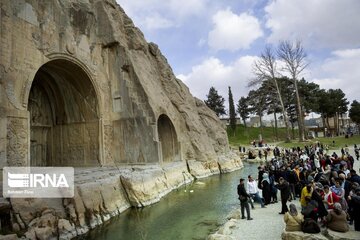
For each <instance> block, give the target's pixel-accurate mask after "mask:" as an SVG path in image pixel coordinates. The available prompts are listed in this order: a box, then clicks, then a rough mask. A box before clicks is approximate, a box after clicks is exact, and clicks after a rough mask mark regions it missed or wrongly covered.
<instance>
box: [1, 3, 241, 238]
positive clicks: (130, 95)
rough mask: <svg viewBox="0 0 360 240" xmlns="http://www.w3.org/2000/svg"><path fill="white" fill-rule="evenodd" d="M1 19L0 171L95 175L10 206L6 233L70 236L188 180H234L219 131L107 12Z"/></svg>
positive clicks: (44, 9)
mask: <svg viewBox="0 0 360 240" xmlns="http://www.w3.org/2000/svg"><path fill="white" fill-rule="evenodd" d="M0 8H1V9H0V34H1V35H0V50H1V51H0V169H2V168H3V167H5V166H73V167H75V168H78V167H80V168H83V167H88V168H90V169H92V170H89V171H86V170H84V171H82V172H81V174H80V173H79V174H77V175H76V176H75V177H76V191H75V198H74V199H63V200H61V199H60V200H58V201H55V200H46V199H32V200H29V201H28V200H26V201H25V200H19V199H10V203H11V221H12V223H13V224H12V228H13V229H14V231H16V230H24V229H28V232H27V234H28V237H29V238H34V236H40V235H41V236H43V237H44V238H50V237H53V236H55V237H56V236H62V237H63V238H68V237H69V236H76V235H79V234H82V233H85V232H86V231H88V229H90V228H93V227H95V226H97V225H99V224H102V223H103V222H104V221H106V220H107V219H109V218H110V217H111V216H114V215H117V214H120V213H121V212H122V211H123V210H124V209H126V208H128V207H130V206H136V207H142V206H146V205H149V204H152V203H154V202H157V201H159V200H160V198H161V197H162V196H164V195H165V194H167V193H168V192H170V191H171V190H173V189H175V188H177V187H179V186H181V185H182V184H184V183H186V182H188V181H192V180H193V179H194V178H201V177H206V176H209V175H212V174H217V173H220V172H222V173H224V172H229V171H233V170H236V169H239V168H241V166H242V163H241V160H240V158H239V156H238V155H236V154H234V153H232V152H231V151H229V145H228V140H227V135H226V131H225V129H224V126H223V125H222V124H221V122H220V120H219V119H218V118H217V117H216V115H215V114H214V113H213V112H212V111H211V110H210V109H209V108H207V107H206V106H205V104H204V103H203V102H202V101H201V100H199V99H196V98H194V97H193V96H192V95H191V94H190V92H189V89H188V88H187V87H186V86H185V85H184V83H182V82H181V80H179V79H177V78H176V77H175V76H174V74H173V72H172V69H171V67H170V66H169V64H168V63H167V60H166V58H165V57H164V56H163V55H162V54H161V52H160V50H159V48H158V46H157V45H156V44H154V43H148V42H146V40H145V39H144V36H143V34H142V32H141V31H140V30H139V29H138V28H137V27H135V26H134V24H133V22H132V20H131V19H130V18H129V17H128V16H127V15H126V14H125V12H124V11H123V9H122V8H121V7H120V6H119V5H118V4H117V3H116V2H115V0H51V1H37V0H14V1H1V3H0ZM79 171H80V170H79ZM84 176H86V177H84ZM84 178H85V179H84Z"/></svg>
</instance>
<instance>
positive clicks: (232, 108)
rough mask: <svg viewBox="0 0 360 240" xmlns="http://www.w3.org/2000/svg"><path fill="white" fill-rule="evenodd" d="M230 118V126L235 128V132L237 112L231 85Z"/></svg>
mask: <svg viewBox="0 0 360 240" xmlns="http://www.w3.org/2000/svg"><path fill="white" fill-rule="evenodd" d="M229 120H230V128H231V129H232V130H233V132H234V134H235V129H236V112H235V106H234V99H233V95H232V92H231V87H229Z"/></svg>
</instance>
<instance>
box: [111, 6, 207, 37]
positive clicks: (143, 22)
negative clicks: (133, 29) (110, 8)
mask: <svg viewBox="0 0 360 240" xmlns="http://www.w3.org/2000/svg"><path fill="white" fill-rule="evenodd" d="M116 1H117V2H118V3H119V5H120V6H121V7H122V8H124V10H125V12H126V13H127V14H128V15H129V16H130V17H131V18H132V19H133V20H134V22H135V24H136V25H138V26H139V27H140V28H141V29H144V30H153V29H164V28H171V27H173V26H180V25H182V23H183V22H184V21H185V20H187V19H188V18H189V17H191V16H196V15H201V14H203V13H204V12H205V10H206V6H207V2H208V0H187V1H178V0H168V1H162V0H146V1H143V0H116Z"/></svg>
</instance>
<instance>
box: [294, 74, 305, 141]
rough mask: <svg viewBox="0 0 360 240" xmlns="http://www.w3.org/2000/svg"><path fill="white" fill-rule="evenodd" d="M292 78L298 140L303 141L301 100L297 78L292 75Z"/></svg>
mask: <svg viewBox="0 0 360 240" xmlns="http://www.w3.org/2000/svg"><path fill="white" fill-rule="evenodd" d="M293 80H294V86H295V93H296V105H297V111H298V126H299V141H301V142H303V141H305V131H304V123H303V114H302V109H301V101H300V95H299V89H298V85H297V80H296V78H295V77H294V76H293Z"/></svg>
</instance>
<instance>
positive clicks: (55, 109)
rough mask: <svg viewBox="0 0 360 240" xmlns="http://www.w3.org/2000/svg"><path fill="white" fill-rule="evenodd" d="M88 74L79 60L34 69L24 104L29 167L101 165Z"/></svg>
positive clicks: (93, 95)
mask: <svg viewBox="0 0 360 240" xmlns="http://www.w3.org/2000/svg"><path fill="white" fill-rule="evenodd" d="M84 69H85V70H84ZM90 76H91V75H90V74H89V72H88V71H86V68H84V67H83V66H81V65H79V63H78V61H73V60H69V58H65V57H57V58H55V59H52V60H50V61H48V62H46V63H45V64H43V65H42V66H41V67H40V68H39V69H38V70H37V72H36V74H35V76H34V78H33V80H32V83H31V88H30V89H29V91H28V92H29V93H28V94H27V96H28V100H27V102H26V106H27V109H28V111H29V112H30V121H29V122H30V132H31V133H30V165H32V166H73V167H84V166H99V165H100V134H101V131H100V130H101V129H100V127H101V124H100V119H101V114H100V109H99V105H100V104H99V97H98V93H97V92H96V88H95V85H94V83H93V81H92V78H91V77H90Z"/></svg>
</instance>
